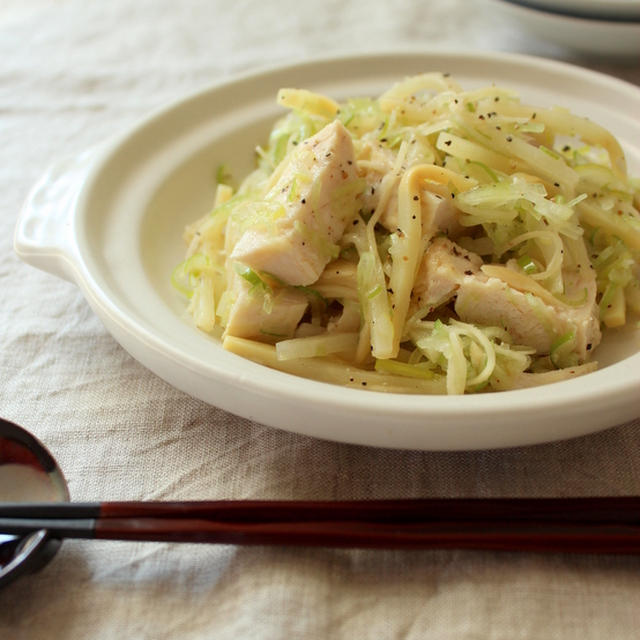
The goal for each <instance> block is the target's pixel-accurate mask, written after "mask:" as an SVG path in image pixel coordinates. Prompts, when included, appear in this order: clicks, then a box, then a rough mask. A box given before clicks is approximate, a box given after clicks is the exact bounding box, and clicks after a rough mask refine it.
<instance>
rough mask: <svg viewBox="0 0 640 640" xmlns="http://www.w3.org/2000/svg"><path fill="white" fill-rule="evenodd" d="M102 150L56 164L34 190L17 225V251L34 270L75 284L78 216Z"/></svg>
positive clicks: (23, 208) (85, 153)
mask: <svg viewBox="0 0 640 640" xmlns="http://www.w3.org/2000/svg"><path fill="white" fill-rule="evenodd" d="M97 155H98V149H96V148H94V149H90V150H88V151H85V152H84V153H81V154H80V155H77V156H74V157H72V158H68V159H66V160H63V161H61V162H57V163H56V164H54V165H52V166H51V167H50V168H49V169H48V170H47V172H46V173H45V174H44V175H43V176H42V177H41V178H40V180H39V181H38V182H37V183H36V185H35V186H34V187H33V189H32V190H31V192H30V193H29V195H28V197H27V200H26V202H25V204H24V206H23V207H22V211H21V212H20V216H19V217H18V222H17V224H16V229H15V234H14V238H13V248H14V250H15V252H16V254H17V255H18V257H19V258H20V259H21V260H23V261H24V262H26V263H27V264H30V265H31V266H33V267H36V268H38V269H42V270H43V271H47V272H48V273H51V274H53V275H55V276H58V277H60V278H63V279H64V280H69V281H70V282H75V281H76V278H75V273H76V266H75V265H77V263H78V260H77V248H76V243H75V241H74V239H73V226H74V215H75V210H76V205H77V202H78V198H79V196H80V193H81V191H82V188H83V186H84V183H85V179H86V177H87V176H88V174H89V172H90V171H91V168H92V166H93V165H94V159H95V157H96V156H97Z"/></svg>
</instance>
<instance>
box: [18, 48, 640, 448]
mask: <svg viewBox="0 0 640 640" xmlns="http://www.w3.org/2000/svg"><path fill="white" fill-rule="evenodd" d="M427 70H442V71H448V72H450V73H451V74H452V75H453V76H454V77H455V78H456V79H458V80H459V81H460V82H461V83H462V85H463V86H465V87H474V86H481V85H486V84H488V83H491V82H496V83H498V84H501V85H505V86H509V87H512V88H515V89H517V90H519V91H520V92H521V95H522V97H523V99H524V100H527V101H528V102H532V103H539V104H552V103H562V104H564V105H565V106H567V107H569V108H571V109H573V110H575V111H576V112H578V113H582V114H585V115H588V116H591V117H592V118H594V119H595V120H596V121H598V122H601V123H603V124H605V125H608V126H610V128H611V130H612V131H613V132H614V134H616V135H617V136H619V137H620V138H621V139H622V140H623V143H624V147H625V150H626V152H627V155H628V157H629V160H630V161H631V162H632V164H633V165H635V167H636V169H637V168H638V167H640V146H639V144H640V123H639V121H638V118H637V113H638V110H639V109H640V90H639V89H638V88H635V87H632V86H630V85H628V84H626V83H623V82H621V81H618V80H614V79H612V78H609V77H606V76H602V75H599V74H596V73H593V72H589V71H585V70H583V69H579V68H577V67H572V66H568V65H563V64H558V63H553V62H550V61H544V60H539V59H535V58H529V57H524V56H508V55H503V54H482V53H478V52H474V53H470V54H448V53H399V54H385V55H368V56H367V55H361V56H353V57H346V58H339V59H331V60H324V61H316V62H307V63H304V64H297V65H293V66H289V67H284V68H278V69H272V70H268V71H264V72H261V73H257V74H252V75H245V76H243V77H240V78H238V79H236V80H233V81H230V82H225V83H223V84H220V85H217V86H214V87H213V88H211V89H209V90H206V91H204V92H202V93H198V94H196V95H194V96H192V97H189V98H187V99H185V100H183V101H181V102H179V103H177V104H175V105H173V106H170V107H169V108H167V109H165V110H163V111H160V112H159V113H156V114H155V115H152V116H151V117H149V118H148V119H146V120H145V121H144V122H142V123H141V124H140V125H139V126H137V127H135V128H134V129H133V130H132V131H130V132H128V133H127V134H126V135H124V136H123V137H121V138H120V139H118V140H116V141H115V142H111V143H109V144H107V145H106V146H104V147H102V148H101V149H98V150H94V151H91V152H87V153H86V154H84V155H82V156H81V157H79V158H75V159H72V160H70V161H68V162H64V163H62V164H59V165H57V166H56V167H54V168H53V169H52V170H51V171H50V172H49V173H47V175H45V176H44V177H43V178H42V179H41V181H40V182H39V183H38V184H37V185H36V186H35V188H34V189H33V191H32V193H31V194H30V196H29V198H28V201H27V202H26V204H25V207H24V209H23V211H22V213H21V216H20V219H19V221H18V225H17V228H16V235H15V249H16V252H17V253H18V255H19V256H20V257H21V258H22V259H23V260H25V261H26V262H28V263H30V264H32V265H34V266H36V267H39V268H41V269H44V270H46V271H49V272H51V273H53V274H56V275H58V276H61V277H63V278H66V279H69V280H71V281H73V282H75V283H77V284H78V286H79V287H80V288H81V290H82V291H83V293H84V295H85V296H86V298H87V300H88V302H89V304H90V305H91V306H92V308H93V309H94V310H95V312H96V313H97V314H98V315H99V316H100V318H101V319H102V320H103V322H104V324H105V326H106V327H107V329H108V330H109V331H110V332H111V333H112V334H113V336H114V337H115V338H116V339H117V340H118V341H119V342H120V343H121V344H122V345H123V346H124V348H125V349H127V350H128V351H129V352H130V353H131V355H132V356H133V357H134V358H136V359H137V360H139V361H140V362H141V363H143V364H144V365H145V366H147V367H148V368H149V369H151V370H152V371H154V372H155V373H156V374H157V375H159V376H160V377H162V378H164V379H165V380H166V381H168V382H169V383H171V384H172V385H174V386H176V387H178V388H179V389H181V390H183V391H185V392H186V393H189V394H191V395H193V396H195V397H197V398H200V399H202V400H204V401H206V402H208V403H211V404H213V405H217V406H219V407H222V408H223V409H226V410H228V411H231V412H233V413H235V414H238V415H241V416H244V417H246V418H250V419H253V420H257V421H260V422H262V423H264V424H267V425H270V426H274V427H280V428H282V429H287V430H290V431H294V432H299V433H304V434H308V435H312V436H316V437H321V438H326V439H332V440H339V441H346V442H353V443H361V444H369V445H375V446H381V447H397V448H415V449H477V448H490V447H506V446H514V445H524V444H531V443H537V442H545V441H550V440H556V439H560V438H567V437H571V436H577V435H580V434H586V433H589V432H592V431H595V430H598V429H602V428H604V427H608V426H611V425H614V424H618V423H621V422H623V421H626V420H629V419H631V418H634V417H636V416H637V415H640V409H639V407H638V400H637V397H638V391H639V390H640V354H637V350H638V347H639V342H640V340H639V336H638V333H637V332H636V333H632V332H626V333H625V332H610V334H609V335H608V336H607V337H606V339H605V341H604V344H603V346H602V347H601V350H600V352H599V356H600V359H601V361H603V364H604V365H608V366H605V368H603V369H602V370H600V371H597V372H595V373H592V374H590V375H588V376H585V377H583V378H579V379H575V380H569V381H565V382H561V383H557V384H553V385H548V386H545V387H540V388H537V389H533V390H521V391H509V392H502V393H493V394H486V395H470V396H464V397H446V396H439V397H433V396H428V397H424V396H422V397H421V396H408V395H393V394H384V393H379V392H369V391H364V390H362V391H361V390H356V389H346V388H342V387H339V386H334V385H329V384H324V383H320V382H314V381H311V380H307V379H302V378H296V377H293V376H290V375H288V374H285V373H281V372H279V371H273V370H271V369H268V368H265V367H263V366H260V365H258V364H255V363H253V362H251V361H249V360H245V359H243V358H240V357H238V356H236V355H234V354H232V353H228V352H226V351H224V350H223V349H222V348H221V346H220V344H219V342H218V341H217V340H215V339H213V338H211V337H209V336H207V335H205V334H203V333H202V332H200V331H198V330H196V329H195V328H194V327H193V326H192V324H191V322H190V320H189V319H188V318H187V316H186V314H185V312H184V308H185V302H184V300H183V299H182V298H181V297H180V296H179V295H178V294H177V293H176V292H175V291H174V290H173V289H172V287H171V285H170V283H169V275H170V273H171V270H172V269H173V267H174V265H175V264H177V263H178V262H179V261H180V260H181V259H182V256H183V252H184V247H183V243H182V230H183V227H184V226H185V224H186V223H188V222H190V221H192V220H194V219H196V218H197V217H199V216H200V215H202V214H203V212H206V211H208V210H209V207H210V204H211V202H212V198H213V187H214V181H213V177H212V176H213V172H214V171H215V167H216V166H218V165H219V164H220V163H222V162H225V163H226V164H228V165H229V166H230V168H231V170H232V171H233V173H234V174H235V175H237V176H241V175H243V174H244V173H246V172H247V171H249V169H250V168H251V167H252V165H253V150H254V147H255V145H256V143H258V142H260V141H264V139H265V137H266V135H267V133H268V131H269V129H270V126H271V124H272V123H273V121H274V119H275V118H277V117H278V116H279V115H280V114H281V113H282V111H281V109H280V108H279V107H278V106H277V105H276V103H275V95H276V91H277V89H278V88H279V87H282V86H299V87H306V88H309V89H312V90H316V91H320V92H324V93H327V94H329V95H331V96H334V97H335V98H338V99H343V98H346V97H348V96H354V95H377V94H379V93H380V92H382V91H383V90H384V89H386V88H387V87H388V86H390V85H391V84H392V83H394V82H396V81H397V80H398V79H399V78H401V77H403V76H405V75H410V74H415V73H419V72H423V71H427Z"/></svg>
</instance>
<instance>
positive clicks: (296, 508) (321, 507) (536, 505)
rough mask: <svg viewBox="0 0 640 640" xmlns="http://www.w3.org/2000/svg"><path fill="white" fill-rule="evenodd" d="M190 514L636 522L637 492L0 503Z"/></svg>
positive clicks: (89, 512)
mask: <svg viewBox="0 0 640 640" xmlns="http://www.w3.org/2000/svg"><path fill="white" fill-rule="evenodd" d="M12 517H14V518H95V519H98V518H99V519H104V518H130V517H135V518H190V519H206V520H216V521H220V522H223V521H226V522H267V521H268V522H294V521H310V520H312V521H320V520H329V521H331V520H356V521H375V522H425V521H438V520H475V519H481V520H553V521H562V522H574V521H580V522H617V523H621V524H635V523H638V524H640V496H616V497H589V498H418V499H401V500H338V501H332V500H326V501H317V500H312V501H304V500H213V501H192V502H84V503H83V502H67V503H50V502H47V503H0V518H12Z"/></svg>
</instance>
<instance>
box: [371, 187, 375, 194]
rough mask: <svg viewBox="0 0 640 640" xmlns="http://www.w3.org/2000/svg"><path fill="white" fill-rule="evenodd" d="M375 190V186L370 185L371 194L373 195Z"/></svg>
mask: <svg viewBox="0 0 640 640" xmlns="http://www.w3.org/2000/svg"><path fill="white" fill-rule="evenodd" d="M375 192H376V188H375V187H371V195H373V194H374V193H375Z"/></svg>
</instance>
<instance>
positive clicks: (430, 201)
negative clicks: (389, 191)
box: [380, 189, 468, 238]
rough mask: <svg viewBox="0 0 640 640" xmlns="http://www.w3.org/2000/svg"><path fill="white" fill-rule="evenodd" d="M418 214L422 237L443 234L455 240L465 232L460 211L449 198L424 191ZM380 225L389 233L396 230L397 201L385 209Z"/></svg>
mask: <svg viewBox="0 0 640 640" xmlns="http://www.w3.org/2000/svg"><path fill="white" fill-rule="evenodd" d="M390 200H391V199H390ZM420 212H421V214H422V218H421V219H422V232H423V235H428V236H430V235H433V234H435V233H444V234H446V235H447V236H449V237H451V238H457V237H458V236H459V235H460V234H461V233H462V232H463V231H464V230H465V228H464V227H463V226H462V225H461V224H460V211H459V210H458V209H457V208H456V207H455V206H454V205H453V201H452V200H451V199H450V198H444V197H442V196H441V195H438V194H437V193H432V192H431V191H428V190H426V189H424V190H423V191H422V193H421V196H420ZM380 224H382V225H383V226H384V227H386V228H387V229H388V230H389V231H391V232H393V231H395V230H396V228H397V226H398V204H397V199H395V200H393V201H391V202H390V204H389V206H388V207H387V208H386V209H385V212H384V214H383V215H382V217H381V218H380ZM467 231H468V229H467Z"/></svg>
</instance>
